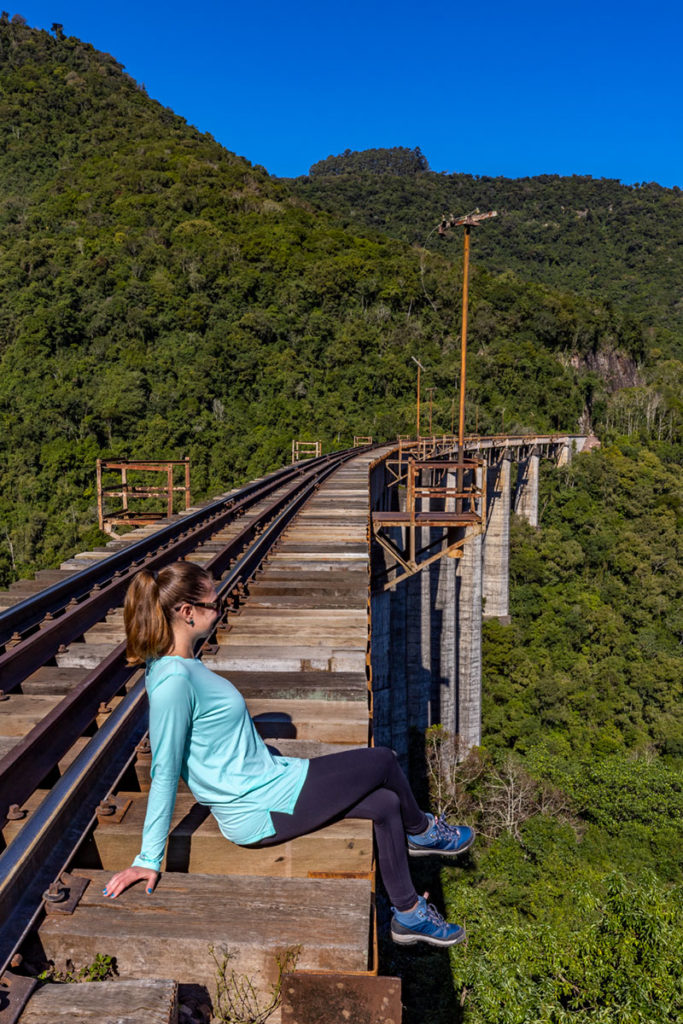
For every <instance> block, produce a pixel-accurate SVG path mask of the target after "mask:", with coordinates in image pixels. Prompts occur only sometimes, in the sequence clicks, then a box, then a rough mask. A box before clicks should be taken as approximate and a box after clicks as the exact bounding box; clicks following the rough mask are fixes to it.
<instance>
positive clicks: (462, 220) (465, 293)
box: [437, 209, 498, 512]
mask: <svg viewBox="0 0 683 1024" xmlns="http://www.w3.org/2000/svg"><path fill="white" fill-rule="evenodd" d="M497 216H498V214H497V212H496V210H490V211H489V212H488V213H479V210H478V209H477V210H475V211H474V212H473V213H468V215H467V216H466V217H454V216H453V215H452V214H451V216H450V217H443V218H442V220H441V223H440V224H439V226H438V229H437V230H438V232H439V234H440V235H445V234H446V232H447V231H448V229H449V228H457V227H464V228H465V250H464V256H463V267H462V330H461V343H460V419H459V423H458V463H457V485H456V486H457V491H458V494H462V491H463V487H464V483H465V382H466V374H467V312H468V302H469V278H470V231H471V230H472V227H473V225H475V224H478V223H479V222H480V221H482V220H488V219H489V218H490V217H497ZM455 510H456V512H462V498H457V499H456V503H455Z"/></svg>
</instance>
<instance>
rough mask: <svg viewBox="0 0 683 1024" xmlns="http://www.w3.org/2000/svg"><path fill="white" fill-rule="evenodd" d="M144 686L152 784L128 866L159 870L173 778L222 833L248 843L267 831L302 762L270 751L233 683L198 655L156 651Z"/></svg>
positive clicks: (295, 788)
mask: <svg viewBox="0 0 683 1024" xmlns="http://www.w3.org/2000/svg"><path fill="white" fill-rule="evenodd" d="M145 685H146V688H147V694H148V696H149V738H150V744H151V747H152V767H151V775H152V783H151V786H150V791H149V797H148V800H147V813H146V816H145V824H144V828H143V833H142V850H141V852H140V853H139V855H138V856H137V857H136V858H135V860H134V861H133V864H134V866H137V867H145V868H153V869H154V870H156V871H159V870H160V869H161V864H162V861H163V858H164V850H165V847H166V840H167V838H168V833H169V830H170V826H171V815H172V814H173V807H174V805H175V799H176V792H177V789H178V779H179V778H183V779H184V780H185V782H186V783H187V785H188V787H189V789H190V791H191V792H192V794H193V795H194V797H195V799H196V800H197V801H198V802H199V803H200V804H204V805H205V806H207V807H209V808H210V810H211V813H212V814H213V816H214V817H215V819H216V821H217V822H218V826H219V828H220V830H221V832H222V833H223V835H224V836H225V837H226V838H227V839H230V840H232V841H233V842H234V843H241V844H247V843H255V842H258V840H259V839H263V838H264V837H265V836H270V835H273V833H274V832H275V829H274V827H273V822H272V819H271V817H270V812H271V811H280V812H283V813H285V814H291V813H292V811H293V810H294V805H295V803H296V801H297V797H298V796H299V793H300V792H301V787H302V786H303V784H304V781H305V779H306V773H307V771H308V761H307V760H305V759H303V758H287V757H280V756H278V755H274V754H271V753H270V751H269V750H268V748H267V747H266V745H265V743H264V742H263V740H262V739H261V737H260V736H259V734H258V733H257V731H256V728H255V726H254V723H253V722H252V720H251V717H250V715H249V712H248V711H247V706H246V703H245V700H244V697H243V696H242V694H241V693H240V692H239V690H237V689H236V688H235V687H234V686H233V685H232V683H230V682H228V680H227V679H223V677H222V676H218V675H216V674H215V673H214V672H211V670H210V669H208V668H207V667H206V666H205V665H203V664H202V662H201V661H198V660H197V659H190V658H179V657H177V656H175V655H166V656H165V657H163V658H157V659H156V660H154V661H151V662H149V664H148V666H147V675H146V678H145Z"/></svg>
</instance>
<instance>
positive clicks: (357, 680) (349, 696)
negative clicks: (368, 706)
mask: <svg viewBox="0 0 683 1024" xmlns="http://www.w3.org/2000/svg"><path fill="white" fill-rule="evenodd" d="M218 675H220V676H223V677H224V678H225V679H229V680H230V682H231V683H233V685H234V686H236V687H237V689H238V690H239V691H240V693H241V694H242V695H243V696H244V697H245V698H259V697H260V698H263V699H268V700H277V699H280V698H284V699H291V700H296V699H299V700H302V699H304V700H305V699H307V700H343V701H348V700H358V701H367V697H368V684H367V679H366V677H365V673H364V672H324V673H322V672H225V671H223V670H222V669H220V670H219V671H218Z"/></svg>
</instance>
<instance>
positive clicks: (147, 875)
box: [102, 868, 159, 899]
mask: <svg viewBox="0 0 683 1024" xmlns="http://www.w3.org/2000/svg"><path fill="white" fill-rule="evenodd" d="M158 880H159V872H158V871H154V870H153V868H126V869H125V871H117V873H116V874H115V875H112V877H111V878H110V879H109V881H108V882H107V884H106V885H105V887H104V889H103V890H102V892H103V893H104V895H105V896H110V897H111V898H112V899H116V897H117V896H120V895H121V893H122V892H123V891H124V889H127V888H128V886H129V885H133V884H134V883H135V882H145V888H146V889H147V892H148V893H150V892H152V891H153V890H154V886H155V885H156V884H157V881H158Z"/></svg>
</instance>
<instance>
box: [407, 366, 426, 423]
mask: <svg viewBox="0 0 683 1024" xmlns="http://www.w3.org/2000/svg"><path fill="white" fill-rule="evenodd" d="M410 358H411V359H412V360H413V362H414V363H417V440H418V441H419V440H420V370H424V366H423V365H422V363H421V362H420V360H419V359H416V358H415V356H411V357H410Z"/></svg>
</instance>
